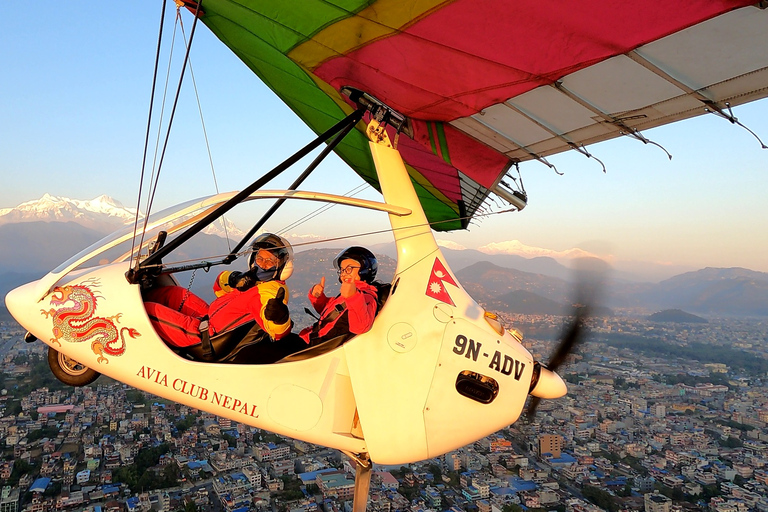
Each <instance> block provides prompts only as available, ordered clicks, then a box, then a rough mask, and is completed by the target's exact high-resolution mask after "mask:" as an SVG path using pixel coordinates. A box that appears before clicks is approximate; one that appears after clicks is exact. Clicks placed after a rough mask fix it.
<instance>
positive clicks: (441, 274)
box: [425, 258, 459, 306]
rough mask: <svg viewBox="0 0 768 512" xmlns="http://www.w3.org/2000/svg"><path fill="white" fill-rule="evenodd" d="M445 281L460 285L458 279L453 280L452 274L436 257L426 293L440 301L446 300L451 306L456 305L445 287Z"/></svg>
mask: <svg viewBox="0 0 768 512" xmlns="http://www.w3.org/2000/svg"><path fill="white" fill-rule="evenodd" d="M445 283H448V284H452V285H453V286H456V287H458V286H459V285H457V284H456V281H454V280H453V278H452V277H451V275H450V274H449V273H448V271H447V270H445V267H444V266H443V264H442V263H441V262H440V260H439V259H438V258H435V263H434V264H433V265H432V273H431V274H430V276H429V283H427V291H426V292H425V294H426V295H427V297H432V298H433V299H437V300H439V301H440V302H445V303H446V304H450V305H451V306H455V305H456V304H454V303H453V299H451V296H450V295H449V294H448V290H446V289H445Z"/></svg>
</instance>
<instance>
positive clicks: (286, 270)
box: [248, 233, 293, 281]
mask: <svg viewBox="0 0 768 512" xmlns="http://www.w3.org/2000/svg"><path fill="white" fill-rule="evenodd" d="M259 249H264V250H266V251H269V252H270V253H271V254H272V255H273V256H275V257H276V258H277V260H278V263H277V270H276V272H275V276H274V279H278V280H280V281H285V280H286V279H288V278H289V277H290V276H291V274H292V273H293V247H291V244H290V243H288V240H286V239H285V238H283V237H281V236H278V235H275V234H272V233H262V234H261V235H259V236H257V237H256V239H255V240H254V241H253V243H252V244H251V254H250V256H248V268H250V269H252V268H254V267H255V266H256V256H257V254H258V252H259Z"/></svg>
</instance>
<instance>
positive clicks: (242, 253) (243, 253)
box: [146, 207, 519, 268]
mask: <svg viewBox="0 0 768 512" xmlns="http://www.w3.org/2000/svg"><path fill="white" fill-rule="evenodd" d="M517 211H519V210H518V209H517V208H515V207H512V208H507V209H506V210H499V211H496V212H488V213H483V214H478V215H475V216H474V217H470V216H466V217H460V218H458V220H465V219H470V220H478V221H479V220H480V219H479V217H490V216H492V215H499V214H502V213H511V212H517ZM456 220H457V219H455V218H454V219H445V220H437V221H434V222H426V223H424V224H416V225H413V226H403V227H401V228H387V229H379V230H375V231H364V232H362V233H355V234H352V235H342V236H337V237H332V238H324V239H322V240H310V241H307V242H295V243H294V242H291V246H292V247H294V248H296V247H303V246H310V245H317V244H324V243H328V242H337V241H339V240H349V239H354V238H360V237H363V236H371V235H380V234H383V233H394V232H396V231H399V230H403V229H413V228H419V227H424V226H430V227H431V226H436V225H439V224H445V223H447V222H456ZM412 236H420V234H418V233H417V234H415V235H412ZM405 238H409V237H405ZM251 252H253V251H252V250H251V249H250V248H248V249H245V250H243V251H240V252H238V253H237V256H238V257H243V256H246V255H249V254H251ZM224 256H227V255H226V254H214V255H209V256H207V258H210V259H218V258H223V257H224ZM201 260H202V258H189V259H185V260H177V261H174V262H170V263H167V262H163V263H155V264H151V265H147V266H146V268H165V267H169V266H171V265H177V264H182V263H190V262H198V261H201ZM213 265H215V263H210V266H213Z"/></svg>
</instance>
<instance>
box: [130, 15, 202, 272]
mask: <svg viewBox="0 0 768 512" xmlns="http://www.w3.org/2000/svg"><path fill="white" fill-rule="evenodd" d="M201 4H202V0H201V1H199V2H198V3H197V6H196V8H195V13H194V14H195V21H194V22H193V23H192V30H191V32H190V35H189V43H188V44H187V51H186V53H185V54H184V62H183V64H182V66H181V74H180V75H179V83H178V85H177V87H176V94H175V96H174V99H173V107H172V109H171V115H170V117H169V118H168V129H167V131H166V134H165V139H164V140H163V149H162V152H161V153H160V161H159V162H158V164H157V175H156V176H155V182H154V183H153V184H150V187H151V192H150V197H149V200H148V203H147V213H146V216H145V218H144V229H143V230H142V233H141V239H140V242H139V247H141V246H142V245H143V244H144V235H145V234H146V231H147V226H148V224H149V214H150V212H151V211H152V203H153V202H154V200H155V194H156V192H157V184H158V182H159V177H160V170H161V168H162V166H163V161H164V159H165V151H166V149H167V148H168V140H169V139H170V134H171V127H172V126H173V119H174V117H175V115H176V107H177V106H178V103H179V96H180V95H181V85H182V83H183V82H184V72H185V71H186V69H187V62H188V61H189V53H190V50H191V49H192V39H193V38H194V37H195V29H196V28H197V20H198V14H199V12H200V5H201ZM164 16H165V10H163V17H164ZM153 91H154V85H153ZM139 252H141V251H139ZM136 262H137V263H136V264H137V268H138V256H137V258H136Z"/></svg>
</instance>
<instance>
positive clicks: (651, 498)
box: [645, 491, 672, 512]
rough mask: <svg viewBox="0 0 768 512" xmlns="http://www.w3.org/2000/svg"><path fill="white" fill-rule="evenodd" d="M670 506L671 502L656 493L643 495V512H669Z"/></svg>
mask: <svg viewBox="0 0 768 512" xmlns="http://www.w3.org/2000/svg"><path fill="white" fill-rule="evenodd" d="M670 505H672V500H670V499H669V498H667V497H666V496H664V495H663V494H659V493H658V491H656V492H654V493H653V494H651V493H648V494H646V495H645V512H669V507H670Z"/></svg>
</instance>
